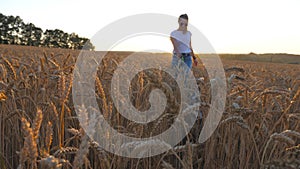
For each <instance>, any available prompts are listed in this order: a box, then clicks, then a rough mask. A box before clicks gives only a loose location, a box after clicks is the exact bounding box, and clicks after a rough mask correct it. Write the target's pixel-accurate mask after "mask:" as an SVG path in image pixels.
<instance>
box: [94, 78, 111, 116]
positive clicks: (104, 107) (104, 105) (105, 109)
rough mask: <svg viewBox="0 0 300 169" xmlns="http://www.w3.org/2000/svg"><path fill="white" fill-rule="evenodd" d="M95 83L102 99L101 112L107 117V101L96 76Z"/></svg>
mask: <svg viewBox="0 0 300 169" xmlns="http://www.w3.org/2000/svg"><path fill="white" fill-rule="evenodd" d="M96 85H97V89H98V92H99V95H100V97H101V99H102V104H103V111H104V112H102V113H103V115H104V117H105V118H107V117H108V106H107V102H106V96H105V92H104V90H103V86H102V83H101V81H100V79H99V77H98V76H97V77H96Z"/></svg>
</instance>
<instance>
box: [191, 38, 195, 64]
mask: <svg viewBox="0 0 300 169" xmlns="http://www.w3.org/2000/svg"><path fill="white" fill-rule="evenodd" d="M190 49H191V55H192V57H193V59H194V60H195V59H196V56H195V54H194V51H193V47H192V41H190Z"/></svg>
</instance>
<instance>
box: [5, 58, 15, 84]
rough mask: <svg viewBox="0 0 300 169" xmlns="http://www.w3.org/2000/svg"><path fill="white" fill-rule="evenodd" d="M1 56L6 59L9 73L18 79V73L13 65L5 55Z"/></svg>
mask: <svg viewBox="0 0 300 169" xmlns="http://www.w3.org/2000/svg"><path fill="white" fill-rule="evenodd" d="M1 58H2V60H3V61H4V64H5V66H6V67H7V69H8V72H9V74H10V75H11V76H12V77H13V79H14V80H17V73H16V71H15V69H14V67H13V65H12V64H11V63H10V61H9V60H7V59H6V58H5V57H4V56H3V55H1Z"/></svg>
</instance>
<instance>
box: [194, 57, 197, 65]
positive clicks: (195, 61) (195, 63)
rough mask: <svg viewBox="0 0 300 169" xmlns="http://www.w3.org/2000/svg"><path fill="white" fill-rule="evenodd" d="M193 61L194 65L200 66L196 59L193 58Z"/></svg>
mask: <svg viewBox="0 0 300 169" xmlns="http://www.w3.org/2000/svg"><path fill="white" fill-rule="evenodd" d="M193 61H194V65H195V66H197V65H198V61H197V59H196V57H193Z"/></svg>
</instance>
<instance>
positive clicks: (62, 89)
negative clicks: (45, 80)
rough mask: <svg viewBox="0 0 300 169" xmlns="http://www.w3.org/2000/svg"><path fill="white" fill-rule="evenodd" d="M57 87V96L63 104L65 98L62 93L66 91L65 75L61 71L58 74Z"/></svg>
mask: <svg viewBox="0 0 300 169" xmlns="http://www.w3.org/2000/svg"><path fill="white" fill-rule="evenodd" d="M57 85H58V94H59V98H60V101H61V102H63V101H64V98H65V95H64V93H65V91H66V78H65V74H64V73H63V72H62V71H61V72H60V76H59V80H58V84H57Z"/></svg>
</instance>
